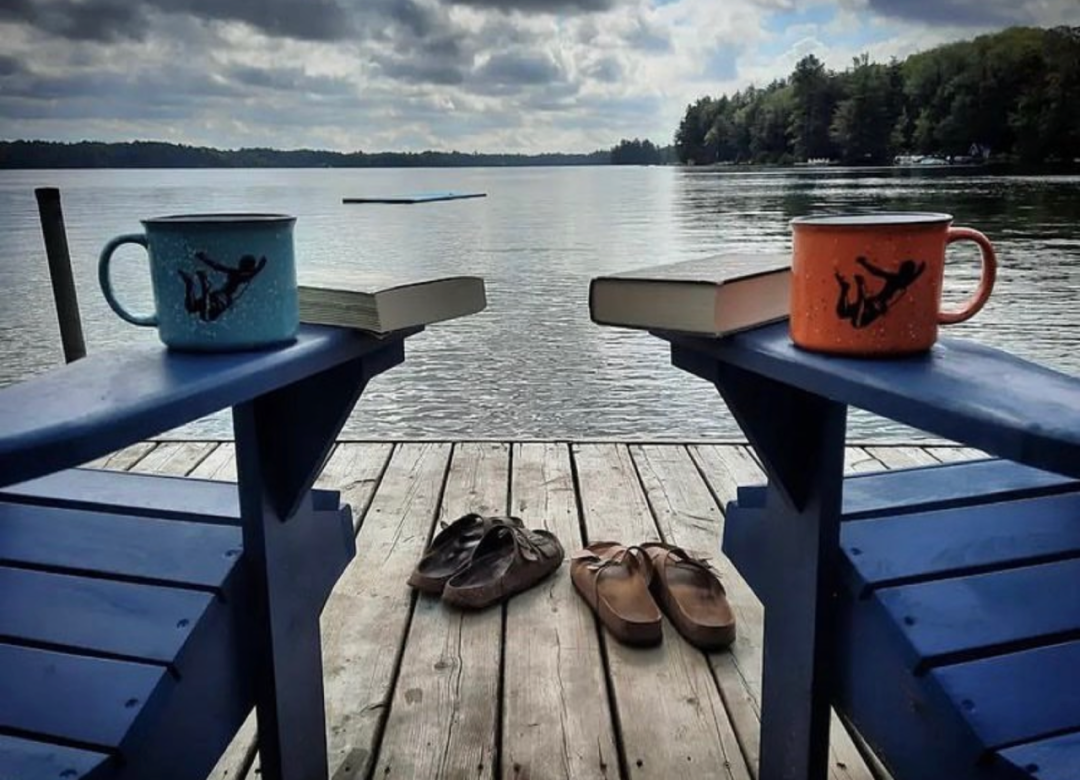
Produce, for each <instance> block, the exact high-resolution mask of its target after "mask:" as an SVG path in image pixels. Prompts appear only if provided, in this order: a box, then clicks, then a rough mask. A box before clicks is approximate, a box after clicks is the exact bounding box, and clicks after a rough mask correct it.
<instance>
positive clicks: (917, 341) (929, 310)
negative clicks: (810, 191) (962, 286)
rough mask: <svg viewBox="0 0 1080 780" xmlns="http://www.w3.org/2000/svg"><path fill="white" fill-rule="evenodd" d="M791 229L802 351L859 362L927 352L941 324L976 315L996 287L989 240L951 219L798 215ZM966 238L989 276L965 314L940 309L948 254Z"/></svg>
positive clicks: (794, 318) (794, 336) (794, 316)
mask: <svg viewBox="0 0 1080 780" xmlns="http://www.w3.org/2000/svg"><path fill="white" fill-rule="evenodd" d="M791 225H792V229H793V231H794V235H795V245H794V256H793V258H792V265H791V270H792V279H791V340H792V341H794V342H795V344H796V346H799V347H802V348H804V349H809V350H814V351H815V352H828V353H833V354H840V355H852V356H861V357H890V356H898V355H909V354H912V353H916V352H924V351H926V350H928V349H930V347H932V346H933V344H934V342H935V341H936V340H937V331H938V325H939V324H941V325H947V324H951V323H954V322H963V321H964V320H966V319H968V318H969V317H971V316H973V315H974V314H975V313H976V312H977V311H979V309H981V308H982V307H983V304H985V303H986V300H987V298H989V297H990V291H991V290H992V289H993V287H994V277H995V275H996V272H997V258H996V257H995V255H994V247H993V246H992V245H991V243H990V240H989V239H988V238H987V237H986V236H984V235H983V234H982V233H980V232H979V231H977V230H972V229H971V228H960V227H952V217H951V216H950V215H948V214H923V213H916V212H901V213H895V214H867V215H857V216H835V217H800V218H798V219H794V220H792V221H791ZM964 240H967V241H974V242H975V243H976V244H978V245H979V249H980V250H981V251H982V279H981V281H980V282H979V287H978V289H977V290H976V291H975V294H974V295H973V296H972V297H971V300H969V301H968V302H967V303H966V304H965V305H964V306H963V308H961V309H959V310H957V311H942V310H941V285H942V282H943V280H944V277H945V247H946V246H948V245H949V244H951V243H953V242H954V241H964Z"/></svg>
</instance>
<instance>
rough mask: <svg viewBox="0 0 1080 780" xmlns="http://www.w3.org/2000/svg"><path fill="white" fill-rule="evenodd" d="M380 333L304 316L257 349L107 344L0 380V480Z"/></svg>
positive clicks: (339, 359)
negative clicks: (43, 369)
mask: <svg viewBox="0 0 1080 780" xmlns="http://www.w3.org/2000/svg"><path fill="white" fill-rule="evenodd" d="M416 332H418V329H413V330H409V331H401V332H399V333H394V334H391V335H389V336H385V337H382V338H379V337H376V336H373V335H370V334H364V333H361V332H359V331H352V330H346V329H341V328H331V327H322V326H313V325H305V326H302V327H301V328H300V332H299V335H298V337H297V339H296V342H295V343H293V344H291V345H289V346H286V347H282V348H280V349H273V350H265V351H257V352H233V353H216V354H195V353H182V352H172V351H168V350H166V349H164V348H146V349H138V350H125V351H123V352H115V353H102V354H100V355H94V356H91V357H88V358H85V359H83V360H79V361H76V362H75V363H71V364H69V365H67V366H64V367H63V368H60V369H58V370H56V371H52V372H49V373H47V374H44V375H42V376H40V377H36V378H34V379H31V380H29V381H26V382H22V383H19V384H16V385H12V386H10V387H7V388H4V389H3V390H0V487H3V486H5V485H10V484H13V483H16V482H22V481H24V480H27V479H32V478H34V477H39V476H42V475H45V474H50V473H52V472H55V471H59V470H60V469H63V468H69V467H71V466H77V465H79V464H82V463H85V462H87V461H89V460H92V459H93V458H96V457H99V456H101V455H104V454H106V453H109V452H113V451H114V450H117V449H119V448H121V447H124V446H126V445H128V444H131V443H133V442H136V441H140V440H143V439H146V438H148V437H151V436H154V435H156V434H159V433H162V432H164V431H167V430H169V429H171V428H175V427H176V426H178V425H182V424H184V423H186V422H190V421H192V420H197V419H198V418H200V417H203V416H205V415H207V414H210V413H212V412H216V411H218V410H219V409H224V408H227V407H231V406H234V405H236V404H239V403H243V402H244V401H248V400H251V399H253V398H256V397H258V396H260V395H263V394H265V393H269V392H271V391H273V390H277V389H279V388H282V387H285V386H287V385H290V384H293V383H295V382H297V381H300V380H302V379H304V378H306V377H309V376H312V375H314V374H318V373H320V372H322V371H325V370H327V369H329V368H332V367H334V366H336V365H339V364H341V363H345V362H347V361H349V360H353V359H356V358H359V357H362V356H364V355H367V354H369V353H375V352H379V351H382V350H388V349H389V350H400V349H401V342H402V340H403V339H404V338H405V337H407V336H410V335H412V334H414V333H416Z"/></svg>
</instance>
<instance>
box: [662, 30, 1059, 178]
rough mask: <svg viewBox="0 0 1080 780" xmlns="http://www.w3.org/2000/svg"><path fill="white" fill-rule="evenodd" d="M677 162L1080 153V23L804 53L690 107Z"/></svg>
mask: <svg viewBox="0 0 1080 780" xmlns="http://www.w3.org/2000/svg"><path fill="white" fill-rule="evenodd" d="M675 152H676V155H677V157H678V159H679V161H680V162H683V163H690V164H697V165H703V164H704V165H707V164H714V163H747V162H752V163H779V164H791V163H798V162H805V161H808V160H834V161H838V162H842V163H846V164H856V165H858V164H863V165H880V164H887V163H891V162H892V161H893V160H894V158H896V157H897V156H899V155H932V156H938V157H941V158H945V159H948V158H951V159H974V160H982V159H987V158H990V159H1011V160H1018V161H1021V162H1043V161H1052V160H1065V161H1072V160H1074V159H1076V158H1077V157H1080V27H1056V28H1053V29H1047V30H1044V29H1038V28H1029V27H1014V28H1010V29H1008V30H1004V31H1002V32H999V33H995V34H993V35H983V36H980V37H978V38H976V39H974V40H971V41H961V42H958V43H951V44H947V45H945V46H939V47H937V48H934V49H929V50H927V51H924V52H920V53H918V54H913V55H911V56H910V57H908V58H907V59H906V60H904V61H903V62H899V61H895V60H894V61H892V62H890V63H887V64H883V63H876V62H871V61H870V60H869V58H868V57H866V56H865V55H863V56H861V57H858V58H856V59H855V61H854V62H853V63H852V65H851V67H849V68H848V69H846V70H844V71H842V72H834V71H830V70H828V69H827V68H826V67H825V66H824V64H823V63H822V62H821V61H820V60H819V59H818V58H817V57H815V56H813V55H809V56H807V57H804V58H803V59H802V60H800V61H799V63H798V64H797V65H796V66H795V70H794V72H793V73H792V74H791V75H790V76H789V77H788V78H786V79H778V80H776V81H774V82H773V83H771V84H769V85H768V86H765V87H760V88H759V87H748V88H747V89H744V90H740V91H738V92H736V93H734V94H733V95H722V96H720V97H718V98H712V97H702V98H701V99H699V100H698V101H697V102H695V103H693V104H691V105H689V106H687V109H686V113H685V115H684V116H683V119H682V121H681V122H680V124H679V127H678V130H677V132H676V134H675Z"/></svg>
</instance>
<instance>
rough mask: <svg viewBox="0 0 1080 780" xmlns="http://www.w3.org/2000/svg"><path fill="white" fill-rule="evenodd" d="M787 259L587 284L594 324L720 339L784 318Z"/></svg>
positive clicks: (721, 263) (731, 257)
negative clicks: (720, 337)
mask: <svg viewBox="0 0 1080 780" xmlns="http://www.w3.org/2000/svg"><path fill="white" fill-rule="evenodd" d="M790 289H791V256H790V254H786V253H785V254H725V255H715V256H712V257H707V258H702V259H697V260H689V261H686V262H682V263H673V264H670V265H663V266H654V267H650V268H642V269H638V270H634V271H628V272H625V273H620V274H614V275H610V276H601V277H597V278H595V279H593V280H592V284H591V285H590V288H589V310H590V314H591V316H592V319H593V321H594V322H596V323H598V324H600V325H614V326H621V327H627V328H641V329H646V330H668V331H677V332H685V333H696V334H705V335H713V336H719V335H724V334H727V333H734V332H737V331H739V330H745V329H747V328H752V327H756V326H757V325H764V324H766V323H769V322H776V321H777V320H781V319H784V318H785V317H786V316H787V315H788V311H789V307H790V300H789V299H790Z"/></svg>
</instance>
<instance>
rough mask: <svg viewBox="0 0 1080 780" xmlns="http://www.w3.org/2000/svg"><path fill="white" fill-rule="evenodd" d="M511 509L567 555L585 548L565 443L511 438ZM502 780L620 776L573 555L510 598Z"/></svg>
mask: <svg viewBox="0 0 1080 780" xmlns="http://www.w3.org/2000/svg"><path fill="white" fill-rule="evenodd" d="M513 453H514V456H513V474H512V482H511V514H514V515H516V516H518V517H520V518H522V520H524V521H525V525H526V526H527V527H529V528H546V529H547V530H548V531H551V532H552V533H554V534H555V535H556V536H557V537H558V538H559V541H560V542H562V545H563V547H564V548H565V549H566V554H567V556H568V558H569V556H570V555H571V554H572V553H573V552H574V551H575V550H579V549H581V547H582V544H583V542H582V538H581V526H580V522H579V517H578V509H577V499H576V495H575V491H574V480H573V473H572V471H571V466H570V452H569V449H568V448H567V446H566V445H565V444H515V445H514V450H513ZM505 658H506V661H505V674H504V685H503V699H504V702H505V704H504V707H503V730H502V734H503V750H502V753H503V760H502V772H501V776H502V778H503V780H525V779H526V778H555V777H558V778H567V780H603V779H606V778H617V777H618V776H619V763H618V754H617V752H616V747H615V736H614V732H613V726H612V718H611V712H610V709H609V707H608V691H607V680H606V679H605V676H604V670H603V664H602V659H601V655H600V641H599V636H598V634H597V630H596V620H595V618H594V617H593V614H592V611H591V610H590V609H589V607H588V605H586V604H585V603H584V602H583V601H582V600H581V599H580V598H578V596H577V594H576V593H574V591H573V586H572V585H571V583H570V568H569V560H567V561H566V562H564V563H563V565H562V567H560V569H559V571H557V572H556V573H555V574H554V575H552V577H551V578H550V579H548V580H547V581H546V582H545V583H543V584H542V585H540V586H538V587H536V588H534V589H532V590H530V591H527V592H525V593H522V594H520V595H518V596H516V597H514V598H513V599H512V600H511V601H510V602H509V604H507V612H506V649H505Z"/></svg>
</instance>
